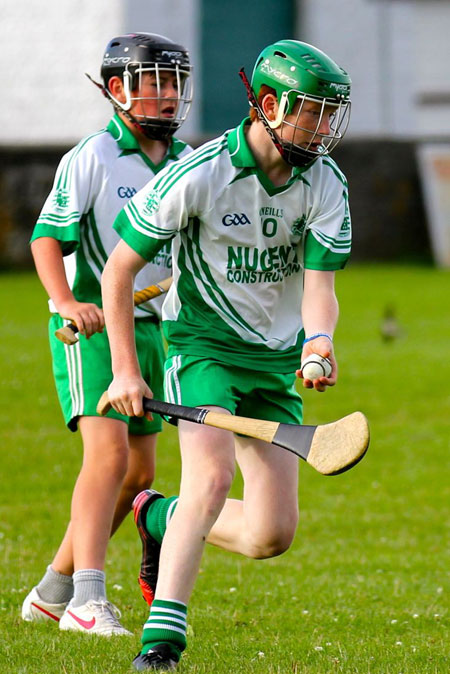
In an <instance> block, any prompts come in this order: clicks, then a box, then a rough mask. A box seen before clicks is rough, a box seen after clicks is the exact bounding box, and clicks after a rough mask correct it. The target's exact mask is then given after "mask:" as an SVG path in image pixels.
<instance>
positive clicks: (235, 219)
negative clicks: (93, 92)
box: [222, 213, 252, 227]
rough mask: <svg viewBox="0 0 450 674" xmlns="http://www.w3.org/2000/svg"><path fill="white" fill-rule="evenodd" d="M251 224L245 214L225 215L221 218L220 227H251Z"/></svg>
mask: <svg viewBox="0 0 450 674" xmlns="http://www.w3.org/2000/svg"><path fill="white" fill-rule="evenodd" d="M251 224H252V223H251V222H250V220H249V219H248V217H247V216H246V215H245V213H227V214H226V215H224V216H223V218H222V225H225V227H231V225H251Z"/></svg>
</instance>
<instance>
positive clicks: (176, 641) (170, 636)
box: [141, 599, 187, 660]
mask: <svg viewBox="0 0 450 674" xmlns="http://www.w3.org/2000/svg"><path fill="white" fill-rule="evenodd" d="M186 620H187V606H186V604H183V602H181V601H173V600H171V599H155V600H154V601H153V604H152V606H151V609H150V615H149V617H148V620H147V622H146V623H145V625H144V631H143V634H142V638H141V642H142V651H141V652H142V653H143V654H145V653H148V651H150V650H151V649H152V648H154V646H156V645H157V644H161V643H165V644H169V645H170V646H171V647H172V650H173V656H174V658H175V659H176V660H179V659H180V656H181V651H184V649H185V648H186V627H187V623H186Z"/></svg>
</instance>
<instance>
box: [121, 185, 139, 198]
mask: <svg viewBox="0 0 450 674" xmlns="http://www.w3.org/2000/svg"><path fill="white" fill-rule="evenodd" d="M136 191H137V190H136V189H135V188H134V187H127V186H126V185H121V186H120V187H119V188H118V189H117V194H118V195H119V197H120V198H121V199H131V197H134V195H135V194H136Z"/></svg>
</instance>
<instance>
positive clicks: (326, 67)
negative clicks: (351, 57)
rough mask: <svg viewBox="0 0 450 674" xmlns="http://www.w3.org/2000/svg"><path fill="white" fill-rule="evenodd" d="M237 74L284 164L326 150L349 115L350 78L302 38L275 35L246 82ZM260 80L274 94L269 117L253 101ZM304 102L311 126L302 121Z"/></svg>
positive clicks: (332, 145)
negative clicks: (311, 107)
mask: <svg viewBox="0 0 450 674" xmlns="http://www.w3.org/2000/svg"><path fill="white" fill-rule="evenodd" d="M239 74H240V76H241V78H242V80H243V82H244V84H245V86H246V89H247V95H248V98H249V102H250V105H251V106H252V107H253V108H255V110H256V112H257V114H258V117H259V119H260V120H261V121H262V122H263V124H264V126H265V128H266V130H267V132H268V133H269V136H270V137H271V139H272V141H273V142H274V144H275V146H276V147H277V149H278V151H279V152H280V154H281V155H282V157H283V159H284V160H285V161H286V162H287V163H288V164H291V165H292V166H308V165H310V164H312V163H313V162H314V161H315V160H316V159H318V157H321V156H325V155H328V154H330V152H331V151H332V150H333V149H334V148H335V147H336V145H337V144H338V143H339V141H340V140H341V139H342V137H343V136H344V134H345V132H346V130H347V127H348V123H349V118H350V98H349V97H350V86H351V80H350V77H349V76H348V74H347V73H346V72H345V71H344V70H343V69H342V68H341V67H340V66H338V65H337V64H336V63H335V62H334V61H332V59H330V58H329V57H328V56H327V55H326V54H324V53H323V52H322V51H320V50H319V49H317V48H315V47H313V46H311V45H309V44H306V43H305V42H299V41H296V40H281V41H279V42H276V43H275V44H273V45H270V46H269V47H266V49H264V50H263V51H262V52H261V54H260V55H259V57H258V59H257V61H256V64H255V67H254V70H253V75H252V82H251V84H250V82H249V81H248V79H247V77H246V75H245V73H244V71H243V69H241V71H240V73H239ZM263 85H265V86H267V87H269V88H270V89H271V90H273V91H274V92H275V95H276V97H277V102H278V113H277V117H276V119H275V120H269V119H268V118H267V117H266V115H265V114H264V111H263V110H262V108H261V105H260V103H259V101H258V95H259V92H260V90H261V87H262V86H263ZM306 103H314V104H315V112H316V113H318V114H317V121H316V122H315V123H314V125H313V126H311V125H308V126H305V125H304V113H305V112H306V110H305V104H306ZM288 116H289V117H290V119H289V120H288V119H287V117H288ZM292 116H294V117H293V118H292ZM324 118H326V119H327V121H328V123H329V132H328V133H326V134H324V133H322V132H321V131H320V129H321V126H322V122H323V120H324ZM302 120H303V121H302ZM275 130H276V131H275ZM287 131H289V133H287ZM300 136H301V138H300ZM297 139H298V140H297ZM296 141H297V142H296Z"/></svg>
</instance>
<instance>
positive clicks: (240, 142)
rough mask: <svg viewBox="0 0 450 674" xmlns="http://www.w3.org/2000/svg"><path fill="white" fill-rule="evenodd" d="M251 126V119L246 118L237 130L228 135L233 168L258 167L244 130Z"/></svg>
mask: <svg viewBox="0 0 450 674" xmlns="http://www.w3.org/2000/svg"><path fill="white" fill-rule="evenodd" d="M247 124H250V117H246V118H245V119H243V120H242V122H241V123H240V124H239V126H237V127H236V128H235V129H232V130H231V131H230V132H229V133H228V138H227V142H228V152H229V153H230V159H231V163H232V164H233V166H236V168H248V167H253V166H256V161H255V158H254V156H253V154H252V151H251V150H250V148H249V146H248V143H247V138H246V136H245V132H244V128H245V127H246V125H247Z"/></svg>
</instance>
